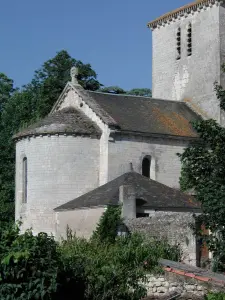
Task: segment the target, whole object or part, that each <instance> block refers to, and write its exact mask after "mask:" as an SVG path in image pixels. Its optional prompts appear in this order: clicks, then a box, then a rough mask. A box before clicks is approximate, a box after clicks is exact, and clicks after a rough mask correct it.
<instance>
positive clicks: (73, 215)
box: [56, 207, 105, 239]
mask: <svg viewBox="0 0 225 300" xmlns="http://www.w3.org/2000/svg"><path fill="white" fill-rule="evenodd" d="M104 211H105V208H104V207H93V208H83V209H76V210H67V211H60V212H56V237H57V238H58V239H61V238H66V229H67V226H68V227H69V228H70V229H71V230H72V232H73V233H76V236H78V237H84V238H86V239H89V238H90V237H91V235H92V233H93V231H94V230H95V229H96V226H97V224H98V222H99V219H100V217H101V216H102V214H103V213H104Z"/></svg>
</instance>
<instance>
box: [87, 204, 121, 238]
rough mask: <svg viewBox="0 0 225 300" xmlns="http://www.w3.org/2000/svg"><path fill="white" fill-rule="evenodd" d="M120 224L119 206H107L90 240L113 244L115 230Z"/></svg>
mask: <svg viewBox="0 0 225 300" xmlns="http://www.w3.org/2000/svg"><path fill="white" fill-rule="evenodd" d="M121 223H122V219H121V206H108V207H107V210H106V211H105V212H104V214H103V215H102V216H101V218H100V220H99V223H98V225H97V228H96V230H95V231H94V232H93V235H92V239H94V240H99V241H100V242H106V243H114V242H115V238H116V235H117V228H118V226H119V225H120V224H121Z"/></svg>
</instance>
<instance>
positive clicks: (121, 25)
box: [0, 0, 188, 89]
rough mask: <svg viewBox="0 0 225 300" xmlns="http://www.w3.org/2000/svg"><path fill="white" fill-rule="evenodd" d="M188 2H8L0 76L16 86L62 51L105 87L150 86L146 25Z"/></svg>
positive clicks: (1, 22)
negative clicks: (89, 68) (87, 66)
mask: <svg viewBox="0 0 225 300" xmlns="http://www.w3.org/2000/svg"><path fill="white" fill-rule="evenodd" d="M187 3H188V0H169V1H168V0H161V1H153V0H139V1H138V0H113V1H109V0H95V1H93V0H86V1H84V0H80V1H78V0H64V1H62V0H61V1H60V0H54V1H53V0H45V1H44V0H39V1H34V0H20V1H18V0H6V1H2V3H1V9H0V37H1V40H0V41H1V43H0V51H1V52H0V72H3V73H5V74H6V75H8V76H9V77H11V78H12V79H14V81H15V84H16V85H17V86H21V85H23V84H26V83H28V82H29V81H30V80H31V78H32V76H33V74H34V71H35V70H36V69H38V68H39V67H40V66H41V65H42V64H43V62H44V61H46V60H48V59H49V58H52V57H53V56H54V55H55V54H56V52H57V51H60V50H62V49H66V50H67V51H68V52H69V53H70V55H71V56H72V57H74V58H76V59H80V60H81V61H83V62H84V63H90V64H91V65H92V67H93V69H94V70H95V71H96V72H97V74H98V79H99V81H100V82H101V83H103V84H104V85H106V86H108V85H118V86H120V87H122V88H124V89H131V88H134V87H140V88H141V87H151V59H152V58H151V55H152V52H151V47H152V44H151V31H150V30H149V29H147V27H146V24H147V22H149V21H151V20H153V19H154V18H156V17H158V16H160V15H161V14H163V13H166V12H168V11H170V10H172V9H175V8H177V7H180V6H182V5H184V4H187Z"/></svg>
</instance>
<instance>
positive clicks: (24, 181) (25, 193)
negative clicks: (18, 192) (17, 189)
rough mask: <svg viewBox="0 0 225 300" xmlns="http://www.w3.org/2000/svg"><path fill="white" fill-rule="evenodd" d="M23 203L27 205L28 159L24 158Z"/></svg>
mask: <svg viewBox="0 0 225 300" xmlns="http://www.w3.org/2000/svg"><path fill="white" fill-rule="evenodd" d="M23 203H27V158H26V157H24V158H23Z"/></svg>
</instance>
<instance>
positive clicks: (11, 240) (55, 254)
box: [0, 226, 84, 300]
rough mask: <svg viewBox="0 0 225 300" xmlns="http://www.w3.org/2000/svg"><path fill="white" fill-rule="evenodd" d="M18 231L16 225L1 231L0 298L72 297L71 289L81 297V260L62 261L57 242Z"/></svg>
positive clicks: (43, 235) (23, 299) (46, 237)
mask: <svg viewBox="0 0 225 300" xmlns="http://www.w3.org/2000/svg"><path fill="white" fill-rule="evenodd" d="M19 233H20V232H19V227H18V226H12V227H9V228H8V229H6V230H3V231H1V236H0V238H1V240H0V299H5V300H34V299H43V300H48V299H51V300H59V299H66V300H70V299H71V300H72V299H73V298H72V295H71V292H72V291H73V292H75V291H76V295H77V296H78V297H79V296H80V295H81V297H79V299H82V296H83V294H84V279H83V277H82V276H83V269H82V267H81V263H80V262H79V261H78V260H74V261H73V266H71V265H70V264H69V263H68V261H67V260H66V259H65V260H64V261H62V256H61V252H60V249H59V245H58V244H57V243H56V242H55V240H54V238H53V237H52V236H48V235H47V234H46V233H39V234H38V235H37V236H34V235H33V234H32V232H31V231H30V230H27V231H26V232H25V233H24V234H19Z"/></svg>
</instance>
